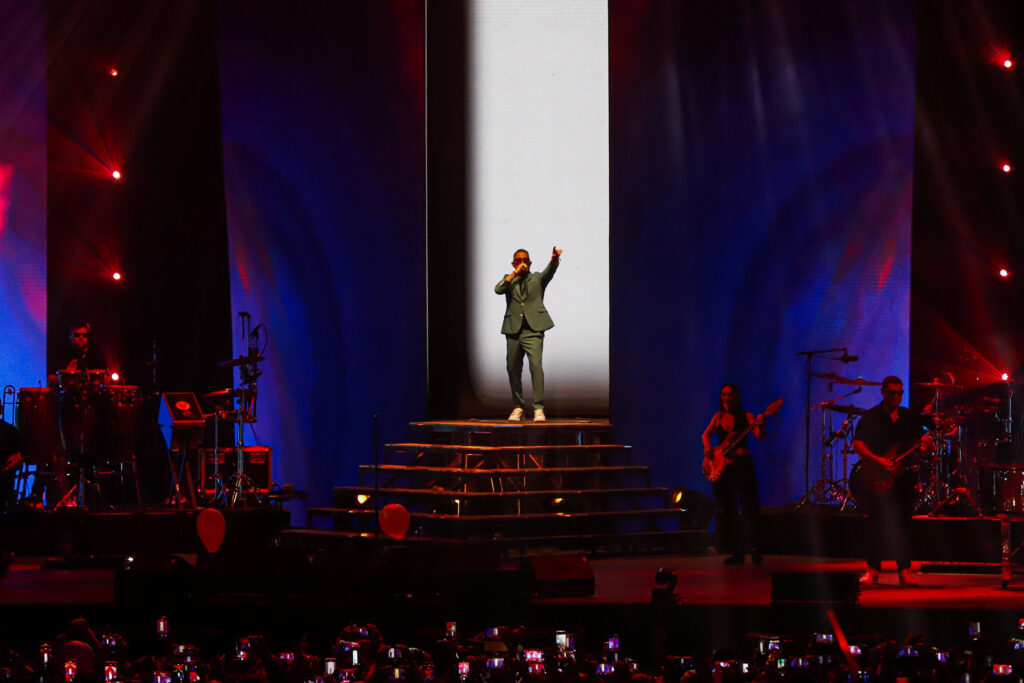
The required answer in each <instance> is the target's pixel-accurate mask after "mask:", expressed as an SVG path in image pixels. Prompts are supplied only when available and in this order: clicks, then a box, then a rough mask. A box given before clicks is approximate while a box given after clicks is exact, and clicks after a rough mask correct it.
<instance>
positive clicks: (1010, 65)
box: [1003, 59, 1013, 69]
mask: <svg viewBox="0 0 1024 683" xmlns="http://www.w3.org/2000/svg"><path fill="white" fill-rule="evenodd" d="M1003 68H1004V69H1012V68H1013V60H1012V59H1004V60H1003Z"/></svg>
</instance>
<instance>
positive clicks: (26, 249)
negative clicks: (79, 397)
mask: <svg viewBox="0 0 1024 683" xmlns="http://www.w3.org/2000/svg"><path fill="white" fill-rule="evenodd" d="M45 8H46V4H45V3H44V2H42V0H0V17H3V22H2V25H0V63H2V64H3V65H4V66H3V68H2V69H0V273H2V276H0V330H3V335H2V336H3V340H2V341H0V385H5V384H13V385H14V386H16V387H22V386H36V383H37V381H39V380H41V379H42V378H44V377H46V9H45ZM5 417H6V419H7V420H8V421H13V420H14V418H13V416H12V415H5Z"/></svg>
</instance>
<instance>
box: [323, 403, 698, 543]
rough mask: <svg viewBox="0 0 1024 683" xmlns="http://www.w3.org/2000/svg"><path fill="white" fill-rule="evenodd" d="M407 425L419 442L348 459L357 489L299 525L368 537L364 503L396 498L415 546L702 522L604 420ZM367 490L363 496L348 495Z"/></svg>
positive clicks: (665, 528)
mask: <svg viewBox="0 0 1024 683" xmlns="http://www.w3.org/2000/svg"><path fill="white" fill-rule="evenodd" d="M411 426H412V429H413V430H414V431H415V432H419V434H420V435H422V436H423V439H420V440H417V442H414V443H393V444H388V445H386V446H385V448H384V462H383V463H378V464H363V465H360V466H359V481H358V484H359V485H358V486H357V487H338V488H336V489H335V500H334V503H335V507H334V508H312V509H310V510H308V511H307V513H308V526H309V527H310V529H311V530H317V531H321V532H323V531H326V530H327V528H329V529H333V530H334V531H335V532H337V533H339V534H341V535H346V534H360V533H370V532H373V531H375V530H376V528H377V520H376V518H375V516H374V515H372V514H367V508H372V509H375V510H379V509H381V508H383V507H384V506H385V505H387V504H391V503H398V504H400V505H402V506H403V507H404V508H405V509H406V510H407V511H408V512H409V513H410V525H409V530H408V533H407V535H409V536H412V537H414V538H417V539H419V540H420V541H423V540H426V539H436V540H437V541H439V542H441V541H444V542H447V541H451V540H461V539H471V540H474V541H478V542H493V543H498V544H500V543H506V542H511V543H516V542H520V541H521V542H522V543H523V544H526V543H531V544H532V543H535V542H543V540H544V539H548V542H549V543H550V544H551V545H552V547H568V545H564V546H563V545H561V544H562V543H563V542H564V543H566V544H569V543H577V542H578V543H583V544H585V545H586V544H592V543H593V542H594V539H595V538H598V537H602V538H608V539H611V538H615V539H616V540H617V542H619V543H621V544H622V545H626V544H628V541H626V539H628V538H629V536H630V535H634V534H636V535H644V534H646V535H647V536H646V538H648V539H653V538H659V539H660V540H659V542H661V540H664V537H663V535H665V534H667V535H669V536H671V535H672V534H686V533H689V532H692V531H695V530H698V531H706V528H707V524H708V521H707V520H705V519H701V518H699V516H698V514H697V513H696V512H693V511H690V512H684V511H680V510H676V509H674V508H673V507H672V506H671V505H670V504H669V501H668V498H669V493H668V491H667V489H665V488H659V487H652V486H651V482H650V478H651V472H650V468H649V467H647V466H645V465H637V464H634V455H633V450H632V448H630V447H629V446H628V445H623V444H615V443H614V442H613V441H612V440H611V433H612V430H611V425H610V424H609V423H608V422H607V421H606V420H599V421H593V420H585V419H576V420H561V421H556V420H553V421H551V422H546V423H534V422H529V421H526V422H522V423H511V422H504V421H493V422H485V421H473V420H468V421H450V422H430V423H413V424H412V425H411ZM370 491H372V492H373V493H372V496H373V498H372V499H371V500H372V502H368V501H365V500H364V501H362V502H361V503H360V502H359V501H358V500H357V497H356V494H360V495H368V493H369V492H370ZM562 492H564V495H562ZM509 494H511V495H509ZM328 520H329V521H328ZM325 522H327V525H325ZM328 525H329V526H328ZM317 538H318V537H317ZM624 541H625V542H624ZM668 542H669V543H670V544H671V542H672V541H671V540H669V541H668Z"/></svg>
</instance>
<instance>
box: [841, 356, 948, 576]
mask: <svg viewBox="0 0 1024 683" xmlns="http://www.w3.org/2000/svg"><path fill="white" fill-rule="evenodd" d="M902 400H903V381H902V380H901V379H900V378H899V377H895V376H892V375H890V376H889V377H886V378H885V379H884V380H882V402H881V403H879V404H878V405H876V406H875V407H874V408H872V409H871V410H869V411H868V412H867V413H866V414H865V415H864V417H862V418H861V419H860V422H859V423H858V424H857V431H856V432H855V433H854V436H853V450H854V452H856V453H857V455H858V456H860V461H859V462H858V463H857V465H856V467H855V472H854V473H853V474H852V475H851V477H850V479H851V481H850V487H851V489H853V495H854V498H855V499H856V501H857V506H858V507H860V508H861V509H863V510H865V511H866V512H867V515H868V529H867V531H868V533H867V536H866V539H865V543H866V546H867V547H866V552H865V555H866V557H865V559H866V560H867V563H868V569H867V571H866V572H865V573H864V575H863V576H862V577H861V583H864V584H875V583H878V576H879V572H881V570H882V555H883V552H885V551H886V550H887V549H888V553H887V554H889V555H890V556H895V558H896V569H897V570H898V572H899V581H900V584H901V585H913V584H916V583H917V581H916V580H915V579H914V577H913V576H912V575H911V573H910V518H911V517H912V516H913V514H914V501H915V496H914V473H913V470H911V469H910V468H909V467H908V466H907V465H908V460H910V459H911V458H913V457H914V455H915V454H916V453H917V452H919V451H921V450H924V451H928V450H931V447H932V440H931V437H930V436H922V434H923V422H922V420H921V419H920V417H919V416H915V415H914V414H913V413H911V412H910V411H909V410H907V409H906V408H903V407H901V406H900V402H901V401H902Z"/></svg>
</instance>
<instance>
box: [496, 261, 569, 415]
mask: <svg viewBox="0 0 1024 683" xmlns="http://www.w3.org/2000/svg"><path fill="white" fill-rule="evenodd" d="M561 255H562V250H561V249H558V248H557V247H555V248H552V250H551V262H550V263H548V265H547V267H545V268H544V270H542V271H541V272H540V273H531V272H530V263H531V262H530V252H528V251H526V250H525V249H520V250H518V251H516V253H515V254H513V255H512V266H513V267H514V268H515V270H513V271H512V272H511V273H509V274H508V275H506V276H504V277H503V278H502V279H501V280H499V281H498V284H496V285H495V286H494V292H495V294H504V295H505V320H504V321H503V322H502V324H501V333H502V334H503V335H505V343H506V353H505V367H506V369H507V370H508V383H509V385H510V387H511V388H512V404H513V406H512V412H511V413H510V414H509V416H508V419H509V420H511V421H512V422H518V421H519V420H521V419H523V409H524V408H525V407H526V402H525V401H524V400H523V354H526V355H527V356H529V357H530V379H531V380H533V420H534V422H543V421H544V420H545V419H546V417H545V416H544V366H543V364H542V362H541V359H542V357H543V355H544V331H545V330H550V329H551V328H552V327H554V326H555V323H554V322H553V321H552V320H551V316H550V315H548V312H547V309H546V308H545V307H544V291H545V290H546V289H547V287H548V283H549V282H551V278H552V277H554V275H555V271H556V270H558V262H559V257H560V256H561Z"/></svg>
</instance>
